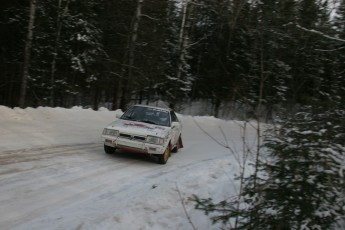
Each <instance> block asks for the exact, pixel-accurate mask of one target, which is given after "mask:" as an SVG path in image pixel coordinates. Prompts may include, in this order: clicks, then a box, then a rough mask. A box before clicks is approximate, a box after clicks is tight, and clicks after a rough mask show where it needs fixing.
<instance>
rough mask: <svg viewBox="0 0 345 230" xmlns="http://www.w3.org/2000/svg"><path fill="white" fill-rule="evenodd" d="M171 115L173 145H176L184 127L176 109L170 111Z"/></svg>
mask: <svg viewBox="0 0 345 230" xmlns="http://www.w3.org/2000/svg"><path fill="white" fill-rule="evenodd" d="M170 116H171V124H172V130H171V131H172V137H171V143H172V145H175V144H176V143H177V141H178V138H179V137H180V134H181V128H182V127H181V123H180V122H179V120H178V118H177V116H176V114H175V113H174V111H170Z"/></svg>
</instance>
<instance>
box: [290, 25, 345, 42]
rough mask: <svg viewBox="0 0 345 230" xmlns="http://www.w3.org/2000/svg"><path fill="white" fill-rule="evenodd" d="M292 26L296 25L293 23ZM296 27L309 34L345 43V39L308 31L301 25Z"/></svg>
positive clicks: (311, 30)
mask: <svg viewBox="0 0 345 230" xmlns="http://www.w3.org/2000/svg"><path fill="white" fill-rule="evenodd" d="M291 24H294V23H291ZM295 25H296V27H297V28H299V29H301V30H304V31H307V32H310V33H314V34H318V35H320V36H322V37H324V38H328V39H331V40H335V41H338V42H345V39H341V38H337V37H332V36H329V35H327V34H324V33H322V32H320V31H317V30H313V29H307V28H305V27H303V26H301V25H299V24H298V23H295Z"/></svg>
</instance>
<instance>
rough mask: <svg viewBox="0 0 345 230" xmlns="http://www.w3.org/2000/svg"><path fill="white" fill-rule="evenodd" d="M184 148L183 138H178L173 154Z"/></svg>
mask: <svg viewBox="0 0 345 230" xmlns="http://www.w3.org/2000/svg"><path fill="white" fill-rule="evenodd" d="M181 148H183V142H182V137H181V135H180V137H179V138H178V141H177V143H176V147H175V148H174V149H173V150H172V152H173V153H177V152H178V150H179V149H181Z"/></svg>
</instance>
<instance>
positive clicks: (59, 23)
mask: <svg viewBox="0 0 345 230" xmlns="http://www.w3.org/2000/svg"><path fill="white" fill-rule="evenodd" d="M69 2H70V0H68V1H67V2H66V6H65V8H64V10H63V12H61V8H62V6H61V5H62V0H59V2H58V15H57V19H56V37H55V46H54V52H53V60H52V62H51V70H50V87H51V89H50V103H49V104H50V106H51V107H53V106H54V101H55V100H54V97H55V94H54V91H55V90H54V88H55V72H56V59H57V52H58V47H59V43H60V38H61V28H62V21H61V18H62V17H63V16H64V15H65V14H66V13H67V11H68V5H69Z"/></svg>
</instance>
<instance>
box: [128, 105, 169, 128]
mask: <svg viewBox="0 0 345 230" xmlns="http://www.w3.org/2000/svg"><path fill="white" fill-rule="evenodd" d="M121 119H123V120H129V121H139V122H144V123H149V124H154V125H160V126H170V116H169V112H168V111H165V110H161V109H159V108H150V107H141V106H132V107H131V108H129V109H128V110H127V111H126V112H125V113H124V114H123V115H122V116H121Z"/></svg>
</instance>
